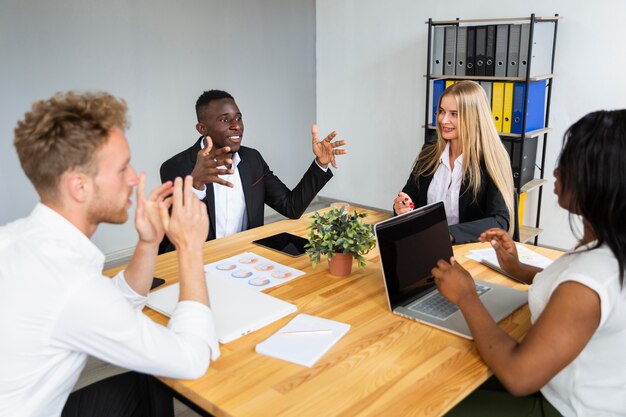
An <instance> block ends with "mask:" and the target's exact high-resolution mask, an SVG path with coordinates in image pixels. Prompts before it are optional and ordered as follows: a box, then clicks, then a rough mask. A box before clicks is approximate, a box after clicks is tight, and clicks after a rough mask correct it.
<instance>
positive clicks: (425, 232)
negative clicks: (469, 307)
mask: <svg viewBox="0 0 626 417" xmlns="http://www.w3.org/2000/svg"><path fill="white" fill-rule="evenodd" d="M374 231H375V233H376V241H377V243H378V251H379V253H380V261H381V262H380V265H381V267H382V272H383V278H384V281H385V290H386V292H387V302H388V304H389V309H390V310H391V311H392V312H393V313H394V314H397V315H399V316H402V317H405V318H408V319H412V320H416V321H419V322H421V323H425V324H428V325H431V326H434V327H437V328H439V329H442V330H446V331H449V332H452V333H454V334H457V335H459V336H462V337H465V338H468V339H472V335H471V333H470V330H469V327H468V326H467V323H466V322H465V319H464V318H463V315H462V314H461V311H460V310H459V309H458V308H457V307H456V306H455V305H454V304H452V303H450V302H449V301H447V300H446V299H445V298H444V297H443V296H442V295H441V294H439V291H438V290H437V286H436V285H435V283H434V278H433V276H432V274H431V272H430V271H431V269H432V268H434V267H435V265H436V264H437V261H438V260H439V259H445V260H446V261H449V260H450V257H451V256H452V245H451V243H450V233H449V232H448V222H447V220H446V212H445V209H444V206H443V203H442V202H438V203H434V204H431V205H428V206H424V207H421V208H419V209H416V210H413V211H411V212H409V213H406V214H403V215H400V216H396V217H392V218H391V219H388V220H385V221H382V222H380V223H377V224H376V225H375V226H374ZM476 291H477V292H478V293H479V295H480V299H481V301H482V302H483V304H484V305H485V307H486V308H487V310H488V311H489V314H491V317H493V319H494V320H495V321H500V320H502V319H503V318H505V317H507V316H508V315H510V314H511V313H512V312H513V311H515V310H516V309H518V308H519V307H521V306H522V305H524V304H526V302H527V301H528V295H527V293H525V292H522V291H516V290H513V289H511V288H507V287H504V286H502V285H497V284H492V283H489V282H484V281H479V280H476Z"/></svg>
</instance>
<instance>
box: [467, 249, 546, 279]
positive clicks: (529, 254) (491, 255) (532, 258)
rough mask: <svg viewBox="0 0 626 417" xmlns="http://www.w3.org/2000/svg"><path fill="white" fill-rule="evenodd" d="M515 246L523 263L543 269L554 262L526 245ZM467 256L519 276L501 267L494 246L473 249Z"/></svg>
mask: <svg viewBox="0 0 626 417" xmlns="http://www.w3.org/2000/svg"><path fill="white" fill-rule="evenodd" d="M515 247H516V248H517V254H518V256H519V260H520V262H522V263H525V264H527V265H532V266H536V267H538V268H542V269H545V268H546V267H547V266H548V265H550V264H551V263H552V260H551V259H548V258H546V257H545V256H543V255H540V254H538V253H537V252H535V251H533V250H530V249H528V248H527V247H526V246H523V245H515ZM465 257H466V258H469V259H473V260H475V261H477V262H480V263H482V264H483V265H486V266H488V267H490V268H492V269H495V270H496V271H498V272H500V273H502V274H504V275H506V276H508V277H511V278H513V279H515V280H517V278H515V277H513V276H511V275H510V274H508V273H507V272H506V271H505V270H503V269H502V267H500V263H499V262H498V256H497V255H496V251H495V249H494V248H486V249H474V250H471V251H470V252H469V254H467V255H465Z"/></svg>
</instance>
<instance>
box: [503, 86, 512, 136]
mask: <svg viewBox="0 0 626 417" xmlns="http://www.w3.org/2000/svg"><path fill="white" fill-rule="evenodd" d="M503 103H504V104H503V106H502V132H503V133H511V123H512V121H513V83H504V101H503Z"/></svg>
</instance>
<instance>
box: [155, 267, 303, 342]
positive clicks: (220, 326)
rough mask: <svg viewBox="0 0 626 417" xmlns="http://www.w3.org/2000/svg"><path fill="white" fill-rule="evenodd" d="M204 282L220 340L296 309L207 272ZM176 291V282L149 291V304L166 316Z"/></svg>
mask: <svg viewBox="0 0 626 417" xmlns="http://www.w3.org/2000/svg"><path fill="white" fill-rule="evenodd" d="M206 282H207V287H208V289H209V299H210V301H211V311H212V313H213V320H214V321H215V332H216V334H217V339H218V340H219V341H220V343H228V342H231V341H233V340H235V339H237V338H239V337H241V336H244V335H246V334H248V333H250V332H253V331H255V330H258V329H260V328H262V327H264V326H267V325H268V324H270V323H273V322H274V321H276V320H278V319H280V318H282V317H285V316H287V315H288V314H291V313H293V312H294V311H296V310H297V307H296V306H295V305H293V304H290V303H288V302H286V301H282V300H279V299H278V298H276V297H272V296H271V295H268V294H265V293H262V292H258V291H255V290H253V289H249V288H246V287H243V286H242V285H239V284H238V283H236V282H232V281H229V280H228V279H225V278H222V277H219V276H216V275H213V274H210V273H208V272H207V273H206ZM178 295H179V285H178V283H176V284H172V285H170V286H168V287H165V288H162V289H159V290H157V291H154V292H151V293H150V294H149V295H148V307H150V308H152V309H153V310H156V311H158V312H159V313H161V314H164V315H166V316H168V317H169V316H171V315H172V313H173V312H174V309H175V308H176V304H177V303H178Z"/></svg>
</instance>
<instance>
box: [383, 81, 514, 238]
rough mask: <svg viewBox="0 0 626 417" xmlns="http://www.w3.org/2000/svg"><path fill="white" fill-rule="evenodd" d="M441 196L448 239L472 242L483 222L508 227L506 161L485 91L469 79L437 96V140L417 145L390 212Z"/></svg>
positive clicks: (509, 195)
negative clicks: (400, 189) (418, 151)
mask: <svg viewBox="0 0 626 417" xmlns="http://www.w3.org/2000/svg"><path fill="white" fill-rule="evenodd" d="M436 201H443V202H444V205H445V209H446V217H447V218H448V225H449V226H450V239H451V240H452V242H453V243H465V242H475V241H477V240H478V235H480V233H481V232H482V231H484V230H486V229H488V228H491V227H500V228H502V229H505V230H509V231H510V232H511V233H512V231H513V218H514V217H513V174H512V172H511V163H510V160H509V155H508V154H507V152H506V150H505V149H504V146H503V145H502V141H501V140H500V137H499V136H498V132H497V131H496V127H495V125H494V123H493V120H492V116H491V110H490V106H489V102H488V100H487V95H486V94H485V91H484V90H483V88H482V87H481V86H480V85H478V84H477V83H475V82H474V81H461V82H458V83H456V84H453V85H451V86H450V87H448V88H446V90H445V91H444V92H443V94H442V95H441V97H440V99H439V105H438V111H437V141H435V142H434V143H432V144H426V145H424V147H423V148H422V151H421V152H420V154H419V156H418V157H417V160H416V161H415V164H414V166H413V171H412V172H411V175H410V176H409V179H408V181H407V182H406V185H405V186H404V188H403V189H402V191H401V192H400V193H398V195H397V197H396V198H395V199H394V203H393V209H394V213H395V214H403V213H406V212H408V211H410V210H413V208H414V207H421V206H425V205H426V204H430V203H434V202H436Z"/></svg>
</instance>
